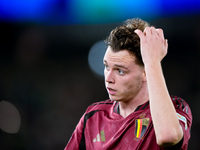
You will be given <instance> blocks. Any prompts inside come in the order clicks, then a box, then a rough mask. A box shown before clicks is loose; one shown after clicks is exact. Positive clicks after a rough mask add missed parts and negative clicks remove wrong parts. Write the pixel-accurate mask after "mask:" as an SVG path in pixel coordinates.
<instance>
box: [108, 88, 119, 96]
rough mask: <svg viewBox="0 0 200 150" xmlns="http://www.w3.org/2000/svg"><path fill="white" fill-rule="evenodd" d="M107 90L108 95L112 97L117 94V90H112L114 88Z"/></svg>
mask: <svg viewBox="0 0 200 150" xmlns="http://www.w3.org/2000/svg"><path fill="white" fill-rule="evenodd" d="M107 90H108V93H109V94H110V95H114V94H116V93H117V91H116V90H114V89H112V88H109V87H107Z"/></svg>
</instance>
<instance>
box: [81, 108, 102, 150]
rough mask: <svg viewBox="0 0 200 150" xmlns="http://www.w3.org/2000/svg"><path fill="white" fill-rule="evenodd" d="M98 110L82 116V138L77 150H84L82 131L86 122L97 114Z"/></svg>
mask: <svg viewBox="0 0 200 150" xmlns="http://www.w3.org/2000/svg"><path fill="white" fill-rule="evenodd" d="M98 111H100V110H94V111H91V112H89V113H87V114H85V116H84V124H83V131H82V138H81V142H80V144H79V150H86V145H85V134H84V131H85V126H86V122H87V120H88V119H89V118H90V117H92V116H93V115H94V114H95V113H96V112H98Z"/></svg>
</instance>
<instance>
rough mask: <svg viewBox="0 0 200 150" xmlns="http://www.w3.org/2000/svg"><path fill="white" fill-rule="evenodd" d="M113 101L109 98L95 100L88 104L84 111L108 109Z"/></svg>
mask: <svg viewBox="0 0 200 150" xmlns="http://www.w3.org/2000/svg"><path fill="white" fill-rule="evenodd" d="M114 103H115V101H113V100H110V99H108V100H104V101H100V102H95V103H93V104H91V105H89V106H88V108H87V111H86V113H87V112H90V111H95V110H110V108H111V107H112V106H113V105H114Z"/></svg>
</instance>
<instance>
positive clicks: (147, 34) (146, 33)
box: [144, 27, 152, 36]
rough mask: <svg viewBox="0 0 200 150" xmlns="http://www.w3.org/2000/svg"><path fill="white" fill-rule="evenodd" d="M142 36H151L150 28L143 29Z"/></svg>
mask: <svg viewBox="0 0 200 150" xmlns="http://www.w3.org/2000/svg"><path fill="white" fill-rule="evenodd" d="M144 34H145V35H146V36H150V35H152V32H151V28H150V27H146V28H145V29H144Z"/></svg>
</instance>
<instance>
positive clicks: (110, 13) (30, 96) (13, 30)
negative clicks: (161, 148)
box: [0, 0, 200, 150]
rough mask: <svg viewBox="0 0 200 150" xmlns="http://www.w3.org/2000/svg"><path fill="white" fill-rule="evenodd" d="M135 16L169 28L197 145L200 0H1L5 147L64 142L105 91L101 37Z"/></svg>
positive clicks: (178, 83) (171, 65)
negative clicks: (94, 69) (86, 111)
mask: <svg viewBox="0 0 200 150" xmlns="http://www.w3.org/2000/svg"><path fill="white" fill-rule="evenodd" d="M135 17H139V18H142V19H144V20H146V21H148V22H150V24H151V25H153V26H155V27H159V28H162V29H163V30H164V33H165V37H166V38H167V39H168V43H169V52H168V55H167V56H166V57H165V58H164V60H163V62H162V64H163V71H164V74H165V78H166V82H167V85H168V89H169V91H170V94H172V95H178V96H180V97H182V98H183V99H185V100H186V101H187V102H188V104H189V105H190V107H191V110H192V113H193V124H192V130H191V135H192V137H191V139H190V142H189V148H188V149H189V150H196V149H198V148H199V146H200V144H199V141H200V136H199V134H200V128H199V126H200V114H199V112H200V110H199V106H200V68H199V65H200V1H199V0H140V1H139V0H121V1H120V0H109V1H108V0H107V1H106V0H71V1H70V0H28V1H22V0H17V1H16V0H0V36H1V40H0V150H35V149H37V150H46V149H48V150H59V149H64V147H65V146H66V144H67V142H68V140H69V138H70V136H71V134H72V132H73V130H74V129H75V126H76V124H77V123H78V121H79V119H80V117H81V116H82V115H83V113H84V111H85V110H86V108H87V106H88V105H90V104H91V103H93V102H96V101H101V100H105V99H107V98H108V96H107V92H106V90H105V88H104V80H103V77H102V73H103V69H102V62H101V60H102V59H103V53H102V52H104V51H105V45H104V44H102V43H103V42H102V40H104V39H105V38H106V37H107V36H108V34H109V32H110V31H111V30H112V29H113V28H115V27H116V26H118V25H121V23H122V21H125V20H126V19H129V18H135ZM98 44H99V45H98ZM89 58H94V59H91V60H90V59H89ZM89 63H91V64H89ZM92 65H93V67H92ZM95 65H97V66H96V67H95ZM93 68H98V69H97V71H99V72H100V74H96V73H97V72H96V71H93V70H92V69H93Z"/></svg>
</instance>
